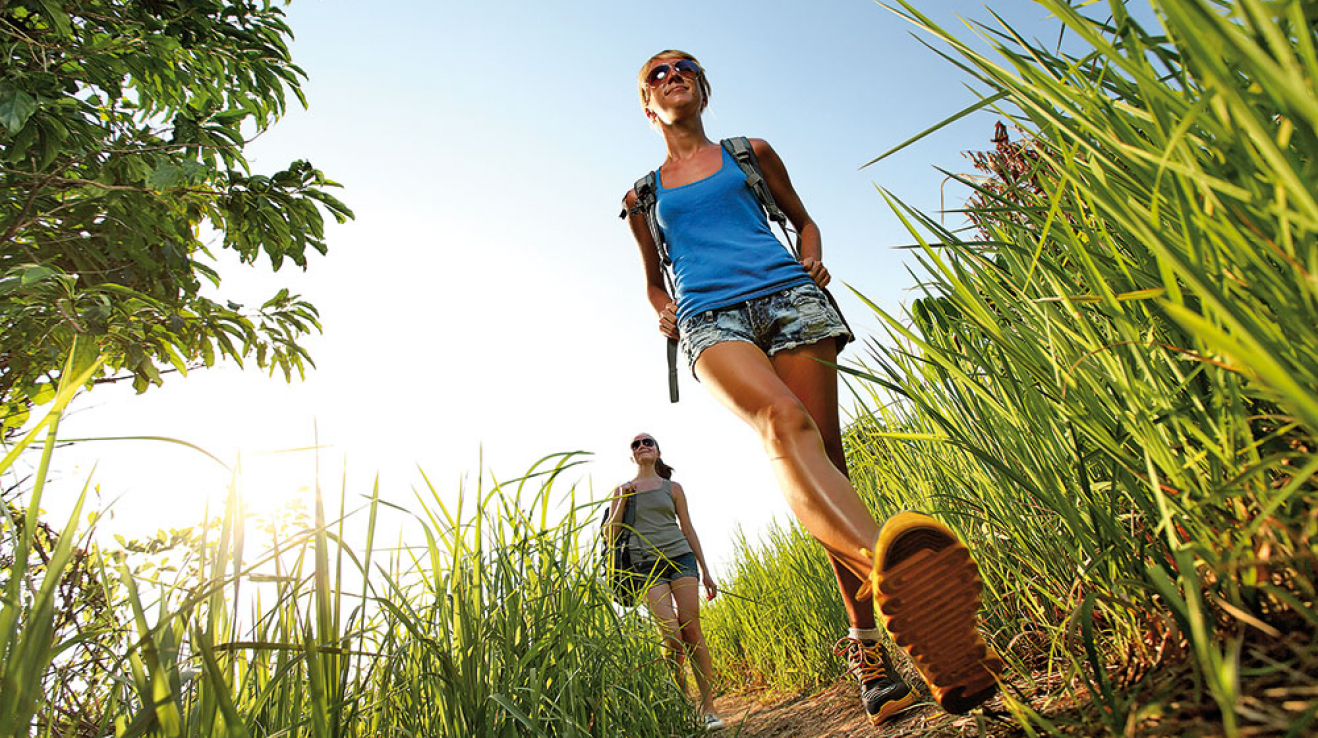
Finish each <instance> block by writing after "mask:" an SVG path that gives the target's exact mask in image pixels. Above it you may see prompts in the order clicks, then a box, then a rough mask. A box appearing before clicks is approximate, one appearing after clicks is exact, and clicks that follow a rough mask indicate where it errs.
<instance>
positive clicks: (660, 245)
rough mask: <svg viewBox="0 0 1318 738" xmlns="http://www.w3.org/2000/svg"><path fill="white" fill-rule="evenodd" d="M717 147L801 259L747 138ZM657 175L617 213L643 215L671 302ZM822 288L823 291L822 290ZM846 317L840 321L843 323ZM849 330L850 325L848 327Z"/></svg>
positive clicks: (673, 391) (673, 377) (641, 183)
mask: <svg viewBox="0 0 1318 738" xmlns="http://www.w3.org/2000/svg"><path fill="white" fill-rule="evenodd" d="M719 146H721V147H723V150H724V151H726V152H728V154H729V155H731V156H732V159H733V161H735V162H737V167H738V168H739V169H741V172H742V174H745V175H746V186H747V187H749V188H750V189H751V192H753V193H755V199H756V200H757V201H759V203H760V207H761V208H763V209H764V213H765V215H767V216H768V218H769V220H771V221H773V222H775V223H777V224H778V227H779V228H781V229H782V232H783V236H784V238H785V240H786V246H787V250H788V251H789V252H791V254H792V258H793V259H794V260H796V261H800V260H801V252H800V249H799V248H797V240H794V239H793V238H792V236H794V235H797V236H798V237H799V234H797V233H796V231H794V230H792V229H791V228H790V227H789V226H788V222H787V214H786V213H784V212H783V211H782V208H779V207H778V203H777V202H775V201H774V199H773V193H772V192H770V191H769V183H768V182H767V181H766V180H765V179H764V173H763V172H762V171H761V170H760V162H759V160H758V159H756V157H755V150H754V149H752V148H751V142H750V139H748V138H746V137H745V136H736V137H734V138H725V139H723V140H722V141H719ZM658 181H659V180H658V176H657V175H656V174H655V172H654V171H651V172H650V173H649V174H647V175H645V176H644V177H641V178H640V179H638V180H636V184H635V185H634V189H635V190H636V205H635V206H633V207H632V208H630V209H628V208H627V207H626V201H625V200H624V205H623V209H622V212H621V213H619V214H618V217H619V218H623V219H626V218H627V216H629V215H635V214H637V213H642V214H644V215H645V225H646V226H647V227H648V228H649V229H650V238H651V240H653V241H654V246H655V249H657V250H658V252H659V263H660V264H661V265H662V266H663V269H664V280H665V282H666V283H667V285H668V294H670V295H672V296H673V297H674V299H676V297H677V286H676V285H675V284H674V283H673V275H672V271H673V260H672V259H670V258H668V242H667V241H665V240H664V232H663V229H662V228H660V227H659V222H658V220H657V219H656V218H655V213H654V211H655V205H656V203H657V199H656V197H655V191H656V189H657V187H658ZM821 289H822V288H821ZM823 292H824V295H825V296H826V297H828V301H829V302H830V303H832V305H833V309H834V310H837V314H838V317H842V309H841V308H840V307H838V304H837V300H835V299H834V298H833V295H832V294H831V293H830V292H829V291H828V290H827V289H824V290H823ZM846 322H847V321H846V318H842V323H843V324H844V325H845V324H846ZM848 330H850V326H848ZM677 399H678V393H677V341H676V340H674V339H672V338H670V339H668V401H669V402H677Z"/></svg>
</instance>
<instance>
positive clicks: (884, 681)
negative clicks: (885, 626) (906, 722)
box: [834, 638, 916, 725]
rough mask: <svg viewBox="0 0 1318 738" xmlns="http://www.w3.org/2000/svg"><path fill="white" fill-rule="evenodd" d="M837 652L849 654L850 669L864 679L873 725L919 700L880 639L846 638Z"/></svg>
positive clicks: (863, 699)
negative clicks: (894, 664)
mask: <svg viewBox="0 0 1318 738" xmlns="http://www.w3.org/2000/svg"><path fill="white" fill-rule="evenodd" d="M834 649H835V651H834V653H836V654H837V655H838V656H846V657H847V667H848V669H847V670H848V671H850V672H851V673H852V674H855V675H856V680H857V681H859V682H860V701H861V703H862V704H864V705H865V714H866V715H868V716H869V719H870V725H878V724H879V723H882V722H884V721H886V720H887V719H888V718H890V717H892V716H893V715H896V714H897V713H898V712H901V711H902V710H904V709H906V708H907V707H910V706H911V705H912V704H914V703H915V700H916V696H915V693H914V692H912V691H911V688H910V686H909V685H907V684H906V682H905V680H903V679H902V678H901V676H899V675H898V674H897V672H896V670H894V669H893V668H892V662H891V661H889V660H888V651H887V649H885V648H884V647H883V645H882V644H880V643H879V642H878V641H870V640H862V639H860V638H843V639H842V640H840V641H838V642H837V645H836V646H834Z"/></svg>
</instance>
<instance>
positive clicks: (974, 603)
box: [868, 512, 1003, 713]
mask: <svg viewBox="0 0 1318 738" xmlns="http://www.w3.org/2000/svg"><path fill="white" fill-rule="evenodd" d="M868 584H869V585H870V591H871V592H872V594H873V596H874V609H875V612H876V613H877V614H878V615H879V617H880V619H881V620H882V621H883V624H884V625H885V626H886V627H887V629H888V633H889V634H891V635H892V638H893V640H894V641H896V642H897V645H899V646H901V647H902V648H904V649H906V652H907V653H909V654H910V656H911V661H912V662H913V663H914V664H915V668H916V669H919V671H920V675H921V676H923V677H924V680H925V682H926V683H928V685H929V691H930V692H931V693H932V694H933V696H934V699H935V700H937V701H938V704H940V705H942V707H943V709H944V710H947V711H948V712H951V713H964V712H968V711H969V710H971V709H972V708H974V707H976V706H978V705H980V704H982V703H984V702H985V701H987V700H988V699H990V698H991V697H993V695H994V694H995V693H996V692H997V689H998V681H997V680H998V675H999V674H1001V673H1002V666H1003V664H1002V659H1000V658H998V655H997V654H995V653H993V651H991V650H990V649H989V648H988V646H987V645H986V644H985V643H984V638H983V637H982V636H980V634H979V631H978V630H977V629H976V625H977V624H978V622H979V617H978V614H979V603H980V600H979V595H980V591H981V590H982V589H983V587H984V582H983V580H981V579H980V577H979V566H978V565H976V564H975V562H974V560H973V559H971V558H970V550H969V549H967V548H966V546H965V544H964V543H962V542H961V541H960V540H959V539H958V538H957V537H956V534H955V533H953V532H952V531H951V530H950V529H949V528H948V527H947V526H945V525H943V524H942V523H940V522H938V521H937V520H934V519H933V518H931V517H929V516H928V515H922V514H920V513H915V512H903V513H899V514H897V515H894V516H893V517H892V518H890V519H889V520H888V521H887V522H886V523H884V525H883V528H882V529H881V530H880V531H879V537H878V540H877V541H875V543H874V563H873V568H872V569H871V571H870V578H869V582H868Z"/></svg>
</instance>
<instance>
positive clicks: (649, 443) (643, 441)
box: [632, 438, 654, 451]
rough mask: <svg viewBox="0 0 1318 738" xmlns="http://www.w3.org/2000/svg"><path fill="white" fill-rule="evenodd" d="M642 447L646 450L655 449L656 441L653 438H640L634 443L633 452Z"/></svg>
mask: <svg viewBox="0 0 1318 738" xmlns="http://www.w3.org/2000/svg"><path fill="white" fill-rule="evenodd" d="M641 446H645V447H646V448H654V439H653V438H638V439H636V440H635V441H632V450H633V451H635V450H636V449H638V448H640V447H641Z"/></svg>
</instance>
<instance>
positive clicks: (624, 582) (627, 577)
mask: <svg viewBox="0 0 1318 738" xmlns="http://www.w3.org/2000/svg"><path fill="white" fill-rule="evenodd" d="M622 504H623V509H622V523H621V525H622V531H621V532H619V533H618V535H617V536H616V537H615V538H614V539H613V540H612V541H610V540H609V539H608V536H606V535H604V524H605V523H607V522H608V520H609V510H608V508H605V510H604V516H603V517H602V518H600V538H601V556H600V558H601V559H602V561H601V563H602V564H603V567H604V583H605V585H607V586H608V588H609V593H610V594H611V595H613V601H614V602H617V603H618V604H619V605H622V606H623V607H635V606H636V605H637V604H639V603H640V599H641V592H642V589H643V586H644V584H645V581H644V577H642V576H641V574H640V573H639V572H637V571H636V569H635V568H634V567H633V566H632V551H631V539H632V526H634V525H635V524H636V502H635V501H634V500H633V499H632V495H626V496H625V497H623V503H622Z"/></svg>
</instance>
